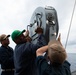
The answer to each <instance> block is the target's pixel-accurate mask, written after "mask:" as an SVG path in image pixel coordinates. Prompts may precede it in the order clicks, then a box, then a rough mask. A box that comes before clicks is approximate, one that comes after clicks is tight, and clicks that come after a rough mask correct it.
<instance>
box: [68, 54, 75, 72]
mask: <svg viewBox="0 0 76 75" xmlns="http://www.w3.org/2000/svg"><path fill="white" fill-rule="evenodd" d="M67 60H68V61H69V62H70V64H71V72H74V71H76V53H68V58H67Z"/></svg>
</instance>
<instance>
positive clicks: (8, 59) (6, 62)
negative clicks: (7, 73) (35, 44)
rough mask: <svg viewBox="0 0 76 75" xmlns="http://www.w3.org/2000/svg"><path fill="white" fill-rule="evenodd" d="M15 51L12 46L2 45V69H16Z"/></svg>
mask: <svg viewBox="0 0 76 75" xmlns="http://www.w3.org/2000/svg"><path fill="white" fill-rule="evenodd" d="M13 55H14V52H13V49H12V48H11V47H9V46H8V48H7V47H4V46H1V47H0V64H1V68H2V69H14V56H13Z"/></svg>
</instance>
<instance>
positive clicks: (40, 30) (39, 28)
mask: <svg viewBox="0 0 76 75" xmlns="http://www.w3.org/2000/svg"><path fill="white" fill-rule="evenodd" d="M35 32H36V33H37V34H41V33H43V29H42V28H41V27H37V29H35Z"/></svg>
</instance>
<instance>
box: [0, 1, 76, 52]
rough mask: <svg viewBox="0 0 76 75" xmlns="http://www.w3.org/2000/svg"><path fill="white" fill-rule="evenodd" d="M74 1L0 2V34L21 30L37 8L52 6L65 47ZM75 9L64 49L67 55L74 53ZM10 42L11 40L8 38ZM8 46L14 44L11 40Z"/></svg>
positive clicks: (75, 50)
mask: <svg viewBox="0 0 76 75" xmlns="http://www.w3.org/2000/svg"><path fill="white" fill-rule="evenodd" d="M74 3H75V0H0V34H2V33H5V34H11V32H12V31H13V30H15V29H19V30H23V29H26V26H27V25H28V24H30V19H31V16H32V14H33V12H34V10H35V9H36V8H37V7H45V6H52V7H54V8H55V9H56V11H57V16H58V21H59V33H61V41H62V44H63V46H64V47H65V43H66V38H67V33H68V29H69V25H70V20H71V16H72V11H73V7H74ZM75 18H76V9H75V12H74V17H73V21H72V26H71V30H70V35H69V39H68V43H67V47H66V51H67V52H69V53H76V33H75V32H76V21H75V20H76V19H75ZM10 40H11V38H10ZM10 46H11V47H13V48H14V46H15V43H14V42H13V41H12V40H11V41H10Z"/></svg>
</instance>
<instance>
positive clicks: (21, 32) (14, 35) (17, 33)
mask: <svg viewBox="0 0 76 75" xmlns="http://www.w3.org/2000/svg"><path fill="white" fill-rule="evenodd" d="M24 32H25V30H22V31H19V30H14V31H13V32H12V34H11V38H12V40H13V41H14V40H15V39H16V38H17V37H19V36H20V35H21V34H23V33H24Z"/></svg>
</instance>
